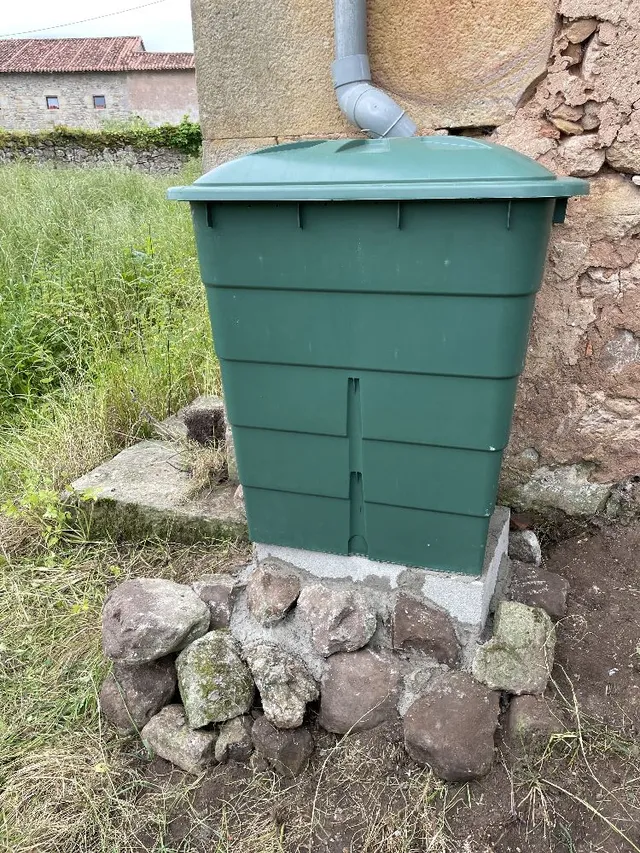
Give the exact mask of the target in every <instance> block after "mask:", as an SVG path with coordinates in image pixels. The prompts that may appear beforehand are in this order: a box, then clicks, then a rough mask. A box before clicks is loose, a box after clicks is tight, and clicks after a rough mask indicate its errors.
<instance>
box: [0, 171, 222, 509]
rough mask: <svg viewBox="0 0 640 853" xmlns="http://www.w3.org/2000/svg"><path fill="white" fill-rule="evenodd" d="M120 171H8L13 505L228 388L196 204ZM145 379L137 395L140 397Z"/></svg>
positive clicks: (4, 184)
mask: <svg viewBox="0 0 640 853" xmlns="http://www.w3.org/2000/svg"><path fill="white" fill-rule="evenodd" d="M189 178H190V175H185V176H182V177H179V178H176V177H174V178H173V179H168V178H157V177H152V176H148V175H141V174H135V173H131V172H124V171H117V170H113V169H111V170H108V169H104V170H100V169H95V170H80V169H78V170H76V169H68V170H54V169H47V168H35V167H33V166H28V165H11V166H5V167H3V168H2V169H0V194H2V198H3V217H2V221H1V223H0V502H1V503H4V502H6V501H7V500H10V501H17V502H18V503H20V502H21V501H23V500H24V496H25V495H28V494H33V493H34V492H39V491H40V490H45V491H46V490H49V489H53V490H59V489H61V488H63V487H64V486H65V485H66V484H67V483H68V482H69V481H70V480H72V479H73V478H75V477H76V476H78V475H79V474H80V473H83V472H84V471H86V470H87V469H89V468H90V467H92V466H93V465H95V464H97V463H99V462H100V461H102V460H103V459H104V458H106V457H107V456H109V455H111V454H112V453H113V452H115V451H116V450H117V449H119V448H120V447H122V446H124V445H126V444H127V443H129V442H130V441H131V440H133V439H135V438H137V437H139V436H144V435H145V434H146V433H147V432H148V425H147V423H146V420H145V418H143V417H142V416H141V408H142V407H144V408H145V409H146V410H147V411H149V412H151V413H152V414H153V415H154V416H156V417H157V418H159V419H162V418H164V417H165V416H166V415H167V414H169V413H170V411H171V410H172V409H175V408H178V407H179V406H180V405H183V404H184V403H186V402H188V401H189V400H191V399H193V398H194V397H195V396H197V394H198V393H203V392H205V391H215V390H217V388H218V371H217V364H216V361H215V356H214V354H213V351H212V345H211V334H210V328H209V319H208V313H207V310H206V304H205V298H204V289H203V287H202V285H201V283H200V277H199V273H198V267H197V262H196V253H195V248H194V243H193V234H192V227H191V222H190V218H189V212H188V210H187V208H186V206H184V205H178V204H173V203H171V202H168V201H166V199H165V191H166V188H167V186H168V185H169V184H170V183H175V182H176V181H178V182H179V181H181V180H182V181H184V180H189ZM131 389H135V399H134V397H132V395H131Z"/></svg>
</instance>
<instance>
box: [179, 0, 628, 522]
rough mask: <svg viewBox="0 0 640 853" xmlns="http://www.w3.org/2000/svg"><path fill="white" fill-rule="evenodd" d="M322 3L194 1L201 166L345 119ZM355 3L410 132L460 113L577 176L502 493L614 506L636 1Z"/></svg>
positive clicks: (464, 122) (338, 128) (340, 127)
mask: <svg viewBox="0 0 640 853" xmlns="http://www.w3.org/2000/svg"><path fill="white" fill-rule="evenodd" d="M331 7H332V3H331V2H330V0H325V2H322V3H318V2H315V0H314V2H311V0H272V2H269V3H264V2H256V0H193V11H194V22H195V34H196V66H197V76H198V88H199V100H200V115H201V121H202V124H203V133H204V137H205V165H206V166H207V167H211V166H213V165H215V164H217V163H219V162H222V161H224V160H226V159H229V158H230V157H232V156H237V155H239V154H242V153H245V152H246V151H248V150H252V149H254V148H257V147H260V146H263V145H268V144H272V143H274V142H276V141H284V140H287V139H295V138H299V137H308V136H325V137H326V136H342V135H350V136H353V135H355V134H356V131H355V130H353V129H350V128H349V127H348V126H347V124H346V123H345V121H344V119H343V118H342V116H341V114H340V112H339V110H338V108H337V106H336V103H335V100H334V96H333V92H332V88H331V78H330V64H331V59H332V49H333V33H332V15H331ZM369 8H370V18H369V44H370V55H371V64H372V69H373V76H374V81H375V82H377V83H378V84H379V85H381V86H383V87H384V88H386V89H387V90H388V91H389V92H391V93H392V94H393V95H395V96H396V97H397V98H398V100H399V101H400V102H401V103H402V104H403V105H404V106H406V107H407V108H408V109H409V110H410V112H411V115H412V117H413V118H414V119H415V120H416V121H417V123H418V125H419V132H420V133H423V134H428V133H433V132H436V131H437V132H440V133H443V132H460V129H461V128H463V129H464V132H466V133H471V134H477V135H478V134H479V135H484V136H485V137H486V138H488V139H491V140H494V141H496V142H499V143H501V144H504V145H508V146H510V147H512V148H515V149H517V150H519V151H522V152H523V153H525V154H528V155H530V156H531V157H534V158H536V159H538V160H539V161H540V162H541V163H543V164H544V165H546V166H548V167H549V168H551V169H553V170H554V171H556V172H558V173H563V174H570V175H577V176H581V177H587V178H589V179H590V181H591V195H590V196H589V197H587V198H580V199H574V200H572V201H571V202H570V205H569V211H568V216H567V223H566V224H565V225H562V226H557V227H556V228H555V229H554V237H553V243H552V246H551V250H550V256H549V263H548V269H547V273H546V277H545V282H544V285H543V288H542V291H541V293H540V296H539V298H538V303H537V310H536V316H535V319H534V323H533V327H532V334H531V344H530V348H529V354H528V360H527V367H526V370H525V373H524V376H523V377H522V380H521V383H520V391H519V396H518V402H517V406H516V411H515V415H514V424H513V432H512V440H511V444H510V448H509V451H508V454H507V457H506V459H505V465H504V478H503V479H504V488H505V495H507V496H508V498H509V499H510V500H511V502H512V503H514V504H515V505H520V506H538V507H549V506H556V507H558V508H560V509H562V510H564V511H566V512H571V513H575V512H577V513H585V514H590V513H593V512H596V511H601V510H603V509H604V508H605V506H608V510H609V511H610V512H614V511H618V510H619V509H620V507H621V505H622V507H623V508H625V506H626V505H628V504H629V503H631V502H633V500H634V499H635V495H634V490H635V489H636V486H635V485H634V483H633V478H634V477H635V476H636V475H638V474H640V289H639V286H640V254H639V246H640V242H639V241H640V238H639V236H638V235H639V234H640V187H638V186H636V185H635V184H634V183H633V180H632V178H633V176H634V175H636V174H640V113H639V112H638V106H640V0H607V2H604V0H522V2H518V3H516V2H515V0H429V2H428V0H370V3H369ZM613 484H622V485H618V486H617V487H616V488H614V490H613V494H611V487H612V485H613ZM638 505H639V506H640V500H638Z"/></svg>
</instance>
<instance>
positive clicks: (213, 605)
mask: <svg viewBox="0 0 640 853" xmlns="http://www.w3.org/2000/svg"><path fill="white" fill-rule="evenodd" d="M191 587H192V589H193V591H194V592H195V593H196V595H197V596H198V598H201V599H202V601H204V603H205V604H206V605H207V607H208V608H209V613H210V614H211V625H210V627H211V629H212V630H215V629H218V628H228V627H229V622H230V621H231V611H232V610H233V605H234V603H235V600H236V598H237V595H238V592H239V590H240V587H239V585H238V583H237V581H236V579H235V578H234V577H233V576H232V575H224V574H219V575H205V576H204V577H202V578H199V579H198V580H197V581H193V583H192V584H191Z"/></svg>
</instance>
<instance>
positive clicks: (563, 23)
mask: <svg viewBox="0 0 640 853" xmlns="http://www.w3.org/2000/svg"><path fill="white" fill-rule="evenodd" d="M559 12H560V14H561V15H562V16H563V17H560V18H559V19H558V29H557V32H556V36H555V39H554V42H553V46H552V50H551V57H550V60H549V69H548V72H547V74H546V75H545V76H544V78H543V79H542V80H541V81H540V82H539V84H538V85H537V87H536V89H535V91H534V93H533V96H532V97H531V99H530V100H529V101H528V102H527V103H526V104H524V105H523V106H522V107H521V108H520V109H519V110H518V111H517V112H516V114H515V116H514V117H513V118H512V119H511V120H509V121H508V122H505V123H504V124H502V125H501V126H500V127H498V128H497V129H496V130H495V132H494V133H493V134H492V139H494V140H495V141H496V142H499V143H501V144H503V145H508V146H510V147H512V148H515V149H517V150H519V151H522V152H523V153H525V154H529V155H530V156H532V157H535V158H536V159H538V160H539V161H540V162H541V163H543V164H544V165H545V166H547V167H548V168H550V169H552V170H554V171H555V172H558V173H563V174H569V175H578V176H582V177H589V178H590V181H591V194H590V195H589V196H587V197H582V198H577V199H573V200H572V201H571V202H570V203H569V209H568V215H567V222H566V224H565V225H562V226H558V227H556V228H555V229H554V235H553V242H552V245H551V250H550V254H549V263H548V266H547V273H546V276H545V281H544V285H543V287H542V291H541V293H540V295H539V297H538V301H537V305H536V314H535V318H534V322H533V326H532V331H531V343H530V347H529V353H528V356H527V366H526V370H525V373H524V376H523V377H522V380H521V382H520V392H519V396H518V401H517V405H516V411H515V416H514V424H513V431H512V439H511V444H510V452H509V456H508V458H507V461H506V464H505V469H504V474H505V478H504V479H505V482H506V483H507V484H509V485H511V486H515V489H510V490H509V492H510V493H511V496H512V497H513V498H514V499H515V500H516V502H518V500H520V501H521V502H522V503H523V504H524V505H530V504H534V505H536V504H538V505H541V506H544V505H545V504H549V503H551V504H555V505H557V506H559V507H560V508H562V509H566V510H570V511H582V512H585V513H587V514H588V513H590V512H593V511H596V510H597V509H600V508H602V507H603V505H604V502H605V500H606V497H607V489H606V488H604V487H602V486H600V487H598V485H597V484H610V483H619V482H621V481H626V480H628V479H629V478H633V477H634V476H635V475H637V474H638V473H640V238H639V236H638V235H639V234H640V187H638V186H636V185H635V184H634V183H633V180H632V176H634V175H638V174H640V113H639V112H638V107H639V106H640V2H638V0H630V1H629V0H627V2H622V0H618V2H617V3H616V2H613V3H607V4H605V3H603V2H601V0H561V2H560V8H559ZM562 466H564V467H562ZM523 482H526V485H524V487H523V486H518V484H520V483H523ZM567 493H570V494H567ZM619 495H620V492H619V490H618V491H617V493H616V501H618V500H619ZM622 497H623V499H624V498H625V497H626V498H628V499H633V495H632V494H631V491H630V489H629V488H627V489H626V490H624V491H623V492H622ZM614 508H615V507H612V506H611V504H610V509H614Z"/></svg>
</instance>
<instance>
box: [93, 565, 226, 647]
mask: <svg viewBox="0 0 640 853" xmlns="http://www.w3.org/2000/svg"><path fill="white" fill-rule="evenodd" d="M209 620H210V616H209V609H208V608H207V606H206V605H205V604H204V602H203V601H201V600H200V599H199V598H198V596H197V595H196V594H195V592H194V591H193V590H192V589H191V588H190V587H188V586H184V585H183V584H178V583H174V581H169V580H162V579H161V578H136V579H135V580H129V581H125V582H124V583H122V584H120V586H118V587H116V588H115V589H114V590H113V592H111V593H109V595H108V596H107V599H106V601H105V603H104V607H103V609H102V648H103V650H104V653H105V655H106V656H107V657H108V658H111V659H112V660H117V661H121V662H123V663H132V664H135V663H148V662H149V661H153V660H158V658H161V657H164V656H165V655H168V654H170V653H171V652H176V651H178V650H179V649H183V648H184V647H185V646H187V645H188V644H189V643H190V642H192V641H193V640H196V639H197V638H198V637H201V636H202V635H203V634H205V633H206V632H207V631H208V630H209Z"/></svg>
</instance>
